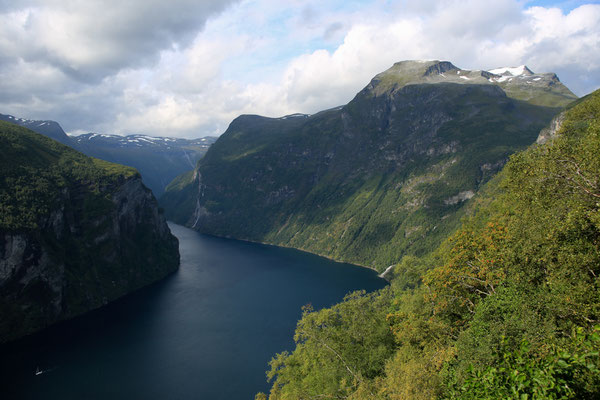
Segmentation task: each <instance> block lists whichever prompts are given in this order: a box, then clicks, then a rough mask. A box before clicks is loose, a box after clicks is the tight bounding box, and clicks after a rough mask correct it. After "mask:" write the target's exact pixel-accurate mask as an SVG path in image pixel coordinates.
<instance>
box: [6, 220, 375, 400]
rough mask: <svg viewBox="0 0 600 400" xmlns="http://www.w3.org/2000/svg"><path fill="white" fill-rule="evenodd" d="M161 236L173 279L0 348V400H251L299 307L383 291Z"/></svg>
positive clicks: (277, 254)
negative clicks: (170, 248) (172, 261)
mask: <svg viewBox="0 0 600 400" xmlns="http://www.w3.org/2000/svg"><path fill="white" fill-rule="evenodd" d="M170 227H171V230H172V231H173V233H174V234H175V236H177V237H178V239H179V248H180V253H181V268H180V269H179V271H178V272H176V273H175V274H174V275H172V276H169V277H168V278H166V279H165V280H163V281H161V282H158V283H156V284H154V285H152V286H150V287H147V288H145V289H142V290H140V291H138V292H136V293H133V294H131V295H129V296H127V297H125V298H123V299H120V300H119V301H117V302H115V303H112V304H110V305H108V306H107V307H104V308H103V309H100V310H97V311H94V312H92V313H90V314H88V315H86V316H83V317H81V318H77V319H75V320H72V321H67V322H64V323H61V324H59V325H57V326H55V327H51V328H50V329H47V330H46V331H44V332H41V333H39V334H37V335H34V336H32V337H28V338H25V339H23V340H21V341H18V342H15V343H11V344H8V345H5V346H3V347H1V348H0V385H1V386H0V388H1V389H0V390H1V391H0V393H1V398H3V399H4V398H6V399H13V398H14V399H207V400H212V399H228V400H237V399H240V400H242V399H253V398H254V394H255V393H256V392H258V391H265V392H266V391H268V387H269V385H268V384H267V382H266V376H265V371H266V370H267V368H268V364H267V363H268V361H269V360H270V358H271V357H272V356H273V355H274V354H275V353H277V352H281V351H283V350H293V347H294V344H293V340H292V338H293V332H294V328H295V325H296V322H297V320H298V319H299V318H300V316H301V306H302V305H304V304H307V303H311V304H312V305H313V306H314V307H315V308H322V307H326V306H329V305H332V304H334V303H336V302H339V301H340V300H341V299H342V298H343V296H344V295H345V294H346V293H348V292H351V291H354V290H359V289H365V290H367V291H373V290H376V289H379V288H382V287H384V286H385V282H384V281H383V280H382V279H380V278H378V277H377V275H376V273H375V272H374V271H371V270H368V269H365V268H361V267H356V266H353V265H349V264H340V263H336V262H333V261H330V260H327V259H325V258H321V257H318V256H315V255H312V254H308V253H304V252H300V251H297V250H291V249H283V248H278V247H273V246H266V245H260V244H254V243H247V242H240V241H236V240H229V239H222V238H216V237H211V236H206V235H201V234H198V233H197V232H195V231H192V230H189V229H187V228H184V227H182V226H178V225H175V224H170ZM38 368H39V370H40V371H42V373H41V374H39V375H36V370H38Z"/></svg>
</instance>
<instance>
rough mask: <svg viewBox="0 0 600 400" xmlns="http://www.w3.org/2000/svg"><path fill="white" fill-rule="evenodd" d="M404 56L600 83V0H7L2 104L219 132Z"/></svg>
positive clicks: (39, 115)
mask: <svg viewBox="0 0 600 400" xmlns="http://www.w3.org/2000/svg"><path fill="white" fill-rule="evenodd" d="M406 59H440V60H449V61H452V62H453V63H454V64H455V65H456V66H458V67H460V68H464V69H492V68H495V67H500V66H516V65H520V64H526V65H527V66H529V68H530V69H532V70H533V71H534V72H550V71H551V72H556V73H557V74H558V76H559V77H560V79H561V80H562V81H563V82H564V83H565V84H566V85H567V86H568V87H569V88H570V89H571V90H573V91H574V92H575V93H576V94H577V95H580V96H581V95H585V94H587V93H589V92H591V91H593V90H594V89H597V88H599V87H600V4H599V2H598V1H569V0H565V1H560V0H556V1H544V0H540V1H526V0H494V1H488V0H456V1H455V0H448V1H440V0H435V1H433V0H414V1H413V0H398V1H395V0H303V1H300V0H287V1H280V0H221V1H218V0H169V1H165V0H126V1H123V0H0V113H3V114H12V115H15V116H18V117H25V118H30V119H53V120H56V121H58V122H59V123H60V124H61V125H62V126H63V128H64V129H65V130H66V131H67V132H69V133H75V134H77V133H84V132H102V133H116V134H130V133H145V134H150V135H155V136H180V137H190V138H191V137H200V136H206V135H218V134H221V133H222V132H223V131H224V130H225V129H226V128H227V126H228V124H229V122H230V121H231V120H232V119H233V118H235V117H236V116H238V115H239V114H245V113H246V114H248V113H252V114H261V115H266V116H272V117H277V116H282V115H286V114H291V113H295V112H302V113H313V112H316V111H318V110H322V109H326V108H331V107H335V106H338V105H341V104H345V103H347V102H348V101H350V100H351V99H352V97H353V96H354V94H355V93H356V92H357V91H359V90H360V89H361V88H362V87H364V86H365V85H366V84H367V83H368V82H369V80H370V79H371V78H372V77H373V76H374V75H375V74H377V73H378V72H381V71H383V70H385V69H387V68H389V67H390V66H391V65H392V64H393V63H394V62H396V61H401V60H406Z"/></svg>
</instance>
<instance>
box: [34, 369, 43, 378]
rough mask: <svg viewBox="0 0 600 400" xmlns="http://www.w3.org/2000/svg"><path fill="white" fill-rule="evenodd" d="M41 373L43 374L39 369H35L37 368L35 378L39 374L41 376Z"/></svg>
mask: <svg viewBox="0 0 600 400" xmlns="http://www.w3.org/2000/svg"><path fill="white" fill-rule="evenodd" d="M43 373H44V370H41V369H40V367H37V368H36V369H35V375H36V376H37V375H41V374H43Z"/></svg>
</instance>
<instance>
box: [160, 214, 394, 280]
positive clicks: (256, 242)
mask: <svg viewBox="0 0 600 400" xmlns="http://www.w3.org/2000/svg"><path fill="white" fill-rule="evenodd" d="M167 222H168V223H171V224H175V225H179V226H183V227H184V228H188V229H191V230H193V231H194V232H197V233H200V234H202V235H207V236H212V237H216V238H220V239H230V240H239V241H240V242H246V243H254V244H262V245H265V246H273V247H280V248H283V249H291V250H298V251H301V252H303V253H307V254H312V255H315V256H319V257H323V258H326V259H328V260H331V261H334V262H336V263H339V264H348V265H353V266H355V267H360V268H365V269H368V270H371V271H374V272H375V273H377V276H378V277H379V278H381V279H383V280H385V281H387V282H389V280H387V279H386V278H385V274H386V273H387V272H388V271H389V270H390V269H391V268H392V267H393V266H394V265H390V266H389V267H387V268H386V269H385V270H384V271H383V272H381V273H380V272H379V271H377V270H376V269H375V268H373V267H369V266H367V265H362V264H356V263H354V262H347V261H342V260H338V259H335V258H333V257H331V256H328V255H325V254H319V253H315V252H312V251H309V250H306V249H302V248H298V247H293V246H289V245H283V244H274V243H267V242H260V241H257V240H250V239H240V238H236V237H231V236H221V235H215V234H212V233H204V232H200V231H197V230H195V229H192V228H190V227H188V226H185V225H181V224H178V223H176V222H173V221H167Z"/></svg>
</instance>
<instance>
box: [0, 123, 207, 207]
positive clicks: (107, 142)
mask: <svg viewBox="0 0 600 400" xmlns="http://www.w3.org/2000/svg"><path fill="white" fill-rule="evenodd" d="M0 120H1V121H6V122H11V123H13V124H16V125H20V126H23V127H25V128H27V129H31V130H32V131H34V132H37V133H40V134H42V135H44V136H47V137H49V138H51V139H54V140H56V141H58V142H60V143H62V144H66V145H67V146H71V147H72V148H74V149H75V150H79V151H81V152H82V153H84V154H86V155H88V156H91V157H96V158H100V159H102V160H105V161H110V162H114V163H117V164H122V165H127V166H129V167H133V168H136V169H137V170H138V171H139V172H140V174H141V175H142V178H143V180H144V184H145V185H146V186H148V187H149V188H150V189H151V190H152V192H153V193H154V195H155V196H157V197H158V196H160V195H161V194H162V193H163V192H164V190H165V187H166V186H167V185H168V184H169V182H171V181H172V180H173V179H174V178H175V177H177V176H178V175H180V174H182V173H184V172H186V171H190V170H192V169H194V167H195V166H196V163H197V162H198V160H199V159H200V158H201V157H202V156H203V155H204V154H205V153H206V151H207V150H208V148H209V147H210V146H211V145H212V144H213V143H214V142H215V141H216V140H217V138H216V137H213V136H206V137H203V138H199V139H181V138H171V137H154V136H147V135H129V136H119V135H105V134H99V133H87V134H84V135H80V136H68V135H67V134H66V133H65V132H64V131H63V129H62V128H61V126H60V125H59V124H58V123H57V122H54V121H36V120H29V119H24V118H16V117H13V116H12V115H4V114H0Z"/></svg>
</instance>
